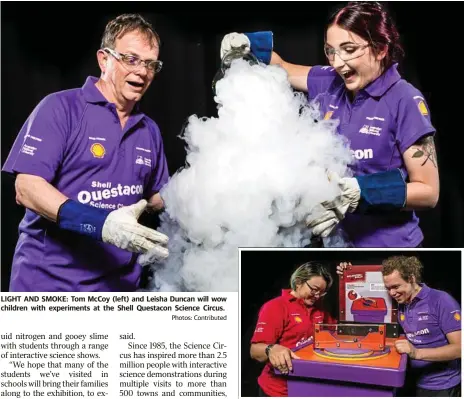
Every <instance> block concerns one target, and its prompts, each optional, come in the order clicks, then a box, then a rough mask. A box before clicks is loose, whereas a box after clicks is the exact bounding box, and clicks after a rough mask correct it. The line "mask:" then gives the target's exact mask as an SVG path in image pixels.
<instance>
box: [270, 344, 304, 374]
mask: <svg viewBox="0 0 464 399" xmlns="http://www.w3.org/2000/svg"><path fill="white" fill-rule="evenodd" d="M292 359H299V357H298V356H297V355H295V353H294V352H292V351H291V350H290V349H289V348H287V347H285V346H282V345H274V346H273V347H272V348H271V350H270V351H269V361H270V362H271V364H272V365H273V366H274V367H275V368H276V369H278V370H279V371H280V372H281V373H282V374H288V373H289V372H290V371H292V370H293V366H292Z"/></svg>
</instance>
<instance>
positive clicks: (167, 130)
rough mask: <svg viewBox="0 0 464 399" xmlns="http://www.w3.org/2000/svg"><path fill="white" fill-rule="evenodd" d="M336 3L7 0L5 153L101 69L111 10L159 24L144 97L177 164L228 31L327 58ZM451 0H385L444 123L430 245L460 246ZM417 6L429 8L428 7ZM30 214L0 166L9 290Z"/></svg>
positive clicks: (293, 55)
mask: <svg viewBox="0 0 464 399" xmlns="http://www.w3.org/2000/svg"><path fill="white" fill-rule="evenodd" d="M338 4H344V3H333V2H310V3H301V2H295V3H292V2H285V3H281V2H271V3H263V2H257V3H256V4H252V2H237V3H236V2H191V3H190V2H189V3H180V2H92V3H82V2H4V3H2V5H1V18H2V35H1V40H2V42H1V44H2V50H1V51H2V105H1V106H2V109H1V111H2V121H1V123H2V135H1V137H2V165H3V163H4V162H5V160H6V157H7V156H8V153H9V151H10V149H11V146H12V144H13V141H14V139H15V137H16V135H17V133H18V131H19V130H20V128H21V126H22V124H23V123H24V121H25V120H26V118H27V117H28V115H29V114H30V112H31V111H32V110H33V108H34V107H35V106H36V105H37V103H38V102H39V101H40V100H41V99H42V98H43V97H44V96H46V95H47V94H49V93H51V92H54V91H59V90H64V89H69V88H73V87H80V86H82V85H83V83H84V81H85V79H86V77H87V76H88V75H94V76H98V66H97V62H96V55H95V54H96V51H97V49H98V48H99V45H100V40H101V34H102V32H103V29H104V27H105V24H106V23H107V21H108V20H109V19H110V18H113V17H114V16H116V15H118V14H120V13H124V12H140V13H142V14H143V15H144V16H146V17H147V18H148V19H150V20H151V21H152V22H153V23H154V25H155V27H156V29H157V31H158V32H159V34H160V36H161V40H162V48H161V54H160V58H161V59H162V60H163V61H164V63H165V64H164V68H163V71H162V72H161V73H160V74H159V76H157V77H156V79H155V81H154V82H153V84H152V87H151V88H150V89H149V90H148V92H147V93H146V95H145V97H144V99H143V100H142V103H141V107H142V110H143V111H144V112H146V113H147V114H148V115H149V116H150V117H152V118H153V119H154V120H155V121H156V122H157V123H158V124H159V126H160V128H161V132H162V135H163V140H164V144H165V150H166V155H167V158H168V164H169V170H170V172H171V174H172V173H174V172H175V171H176V170H178V169H179V168H180V167H182V166H184V163H185V145H184V144H185V143H184V142H183V141H182V140H181V139H180V138H179V137H178V136H179V134H180V133H181V131H182V127H183V125H184V123H185V122H186V120H187V118H188V117H189V116H190V115H193V114H196V115H198V116H206V117H212V116H216V107H215V103H214V100H213V96H212V90H211V82H212V79H213V77H214V75H215V73H216V71H217V69H218V68H219V47H220V42H221V39H222V37H223V35H224V34H226V33H229V32H234V31H236V32H243V31H254V30H272V31H273V32H274V43H275V49H276V51H277V52H279V53H280V54H281V55H282V57H283V58H284V59H287V60H288V61H290V62H294V63H300V64H306V65H315V64H325V58H324V53H323V37H324V25H325V21H326V20H327V16H328V14H329V10H330V9H332V8H334V7H335V6H337V5H338ZM452 4H453V3H446V2H440V3H434V2H422V3H417V2H391V3H386V5H387V6H388V7H389V9H390V10H391V11H392V13H393V15H394V17H395V19H396V21H397V23H398V26H399V30H400V33H401V34H402V38H403V42H404V46H405V50H406V54H407V58H406V59H405V62H404V63H403V65H402V69H401V71H402V73H403V76H404V77H405V78H406V79H407V80H409V81H410V82H411V83H412V84H414V85H415V86H416V87H418V88H419V89H420V90H421V91H422V92H423V94H424V96H425V98H426V100H427V102H428V104H429V107H430V109H431V115H432V122H433V124H434V125H435V127H436V128H437V131H438V136H437V139H436V143H437V148H438V158H439V165H440V178H441V198H440V202H439V205H438V206H437V207H436V208H435V209H434V210H432V211H425V212H420V216H421V225H422V227H423V229H424V232H425V242H424V245H425V246H428V247H461V246H464V245H463V243H464V228H463V223H462V221H463V220H464V215H463V207H464V203H463V193H462V185H463V183H462V180H463V179H462V169H463V166H462V162H461V158H462V156H461V147H460V145H459V138H460V136H461V123H460V120H459V118H460V117H461V116H460V115H461V113H462V111H461V107H462V99H461V92H462V89H460V88H459V87H458V86H459V85H461V86H462V84H461V83H460V81H461V79H460V75H461V72H460V67H459V66H457V65H456V63H457V61H456V60H457V58H456V56H457V55H456V49H459V47H456V43H458V42H459V40H458V38H459V37H460V35H458V33H460V32H459V31H458V29H459V26H460V25H459V21H458V19H457V15H458V13H457V12H455V11H453V9H452V7H453V6H452ZM255 6H256V8H255ZM252 9H253V11H251V10H252ZM420 13H423V15H427V16H428V18H427V19H426V20H425V19H421V18H420V17H419V16H418V15H419V14H420ZM411 16H415V17H413V18H411ZM431 18H434V20H433V21H436V23H433V22H432V23H431ZM441 21H446V26H445V27H439V25H440V24H441ZM23 214H24V209H23V208H22V207H20V206H18V205H16V203H15V194H14V185H13V180H12V179H11V178H9V177H8V176H7V175H5V174H4V173H2V258H1V262H2V290H6V289H7V286H8V278H9V273H10V266H11V259H12V256H13V251H14V246H15V244H16V240H17V236H18V223H19V221H20V219H21V218H22V216H23Z"/></svg>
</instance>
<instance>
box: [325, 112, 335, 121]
mask: <svg viewBox="0 0 464 399" xmlns="http://www.w3.org/2000/svg"><path fill="white" fill-rule="evenodd" d="M332 114H333V111H328V112H326V113H325V115H324V120H325V121H326V120H328V119H330V118H331V117H332Z"/></svg>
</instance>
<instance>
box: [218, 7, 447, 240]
mask: <svg viewBox="0 0 464 399" xmlns="http://www.w3.org/2000/svg"><path fill="white" fill-rule="evenodd" d="M243 45H245V46H247V47H248V48H250V51H251V52H253V54H255V55H256V56H257V57H258V58H259V59H260V60H261V61H262V62H264V63H265V64H271V65H280V66H281V67H283V68H284V69H285V70H286V71H287V73H288V78H289V81H290V83H291V84H292V86H293V87H294V88H295V89H296V90H300V91H305V92H307V93H308V99H309V100H310V101H314V102H316V103H317V104H318V105H319V106H320V112H321V114H320V117H321V119H335V120H337V121H338V122H339V124H338V132H339V133H340V134H342V135H343V136H345V137H346V138H347V139H348V141H349V143H350V148H351V151H352V154H353V162H352V164H351V165H350V166H351V168H350V169H351V170H352V172H353V177H343V178H340V177H338V176H336V175H333V174H332V175H330V178H331V180H335V181H336V182H337V183H338V186H339V188H340V194H339V196H338V197H337V198H336V199H335V200H334V201H331V202H326V203H323V204H320V206H319V207H318V208H319V212H312V211H311V210H309V211H311V214H312V215H314V217H312V216H311V218H309V219H308V221H307V222H308V226H309V227H310V228H312V232H313V235H315V236H321V237H327V236H329V235H330V234H331V233H332V232H333V230H334V228H336V227H341V229H342V230H343V231H344V232H345V233H346V236H347V239H348V241H349V242H350V246H354V247H417V246H420V245H421V243H422V241H423V233H422V231H421V229H420V227H419V220H418V218H417V216H416V214H415V212H414V211H415V210H419V209H427V208H433V207H435V205H436V203H437V201H438V196H439V178H438V167H437V159H436V153H435V146H434V141H433V136H434V134H435V129H434V127H433V126H432V123H431V119H430V111H429V109H428V106H427V103H426V100H425V98H424V95H423V94H422V93H421V92H420V91H419V90H417V89H416V88H415V87H413V86H412V85H411V84H410V83H408V82H407V81H406V80H404V79H402V78H401V76H400V74H399V73H398V71H397V66H398V62H399V61H400V60H401V58H402V56H403V50H402V48H401V45H400V43H399V34H398V31H397V29H396V27H395V25H394V24H393V22H392V20H391V18H390V17H389V15H388V14H387V13H386V12H385V10H383V9H382V7H381V6H380V5H379V4H378V3H363V2H359V3H348V5H347V6H346V7H344V8H342V9H340V10H339V11H337V12H336V13H334V14H333V15H332V16H331V17H330V19H329V23H328V25H327V30H326V33H325V43H324V51H325V54H326V56H327V60H328V63H329V64H330V65H327V66H312V67H311V66H302V65H295V64H291V63H289V62H286V61H284V60H283V59H282V58H281V57H280V56H279V55H278V54H277V53H275V52H273V51H272V49H273V36H272V32H254V33H246V34H241V33H230V34H228V35H226V36H225V37H224V39H223V40H222V44H221V56H223V55H224V54H226V53H227V52H228V51H229V50H230V49H231V48H233V47H239V46H243Z"/></svg>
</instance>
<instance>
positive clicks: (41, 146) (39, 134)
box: [2, 94, 70, 182]
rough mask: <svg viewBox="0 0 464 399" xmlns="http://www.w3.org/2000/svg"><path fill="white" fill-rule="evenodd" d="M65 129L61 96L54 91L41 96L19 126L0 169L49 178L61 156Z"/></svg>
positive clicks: (64, 114) (64, 145) (64, 107)
mask: <svg viewBox="0 0 464 399" xmlns="http://www.w3.org/2000/svg"><path fill="white" fill-rule="evenodd" d="M69 129H70V127H69V118H68V116H67V112H66V106H65V103H64V100H62V99H60V98H59V97H58V96H57V95H56V94H51V95H49V96H47V97H45V98H44V99H43V100H42V101H41V102H40V103H39V104H38V105H37V106H36V107H35V109H34V110H33V111H32V113H31V114H30V115H29V117H28V118H27V120H26V122H25V123H24V125H23V126H22V128H21V130H20V132H19V134H18V136H17V137H16V140H15V142H14V144H13V147H12V148H11V150H10V153H9V155H8V158H7V159H6V161H5V163H4V165H3V168H2V170H3V171H4V172H7V173H12V174H18V173H26V174H31V175H36V176H40V177H42V178H44V179H45V180H46V181H48V182H51V181H52V180H53V179H54V178H55V175H56V171H57V170H58V169H59V167H60V164H61V162H62V160H63V157H64V152H65V147H66V138H67V137H68V132H69Z"/></svg>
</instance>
